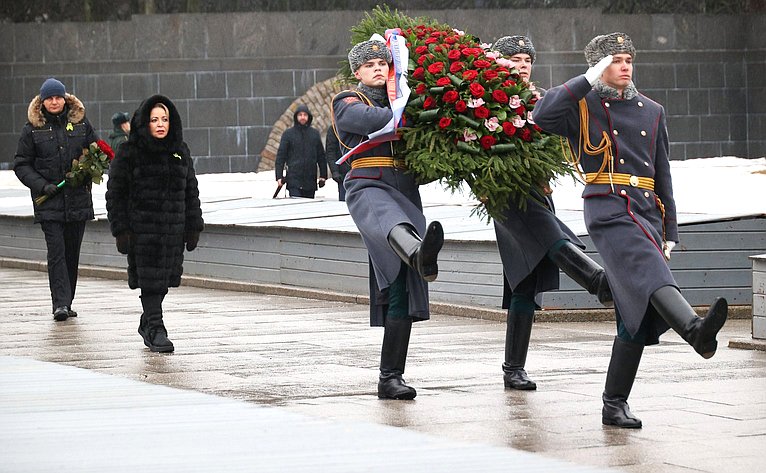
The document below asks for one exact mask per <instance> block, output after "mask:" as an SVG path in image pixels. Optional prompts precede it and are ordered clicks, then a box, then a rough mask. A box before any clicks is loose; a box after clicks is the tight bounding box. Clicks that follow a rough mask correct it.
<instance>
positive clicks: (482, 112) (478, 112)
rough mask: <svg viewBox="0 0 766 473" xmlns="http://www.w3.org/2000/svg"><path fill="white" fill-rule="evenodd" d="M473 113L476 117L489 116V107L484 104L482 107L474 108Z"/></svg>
mask: <svg viewBox="0 0 766 473" xmlns="http://www.w3.org/2000/svg"><path fill="white" fill-rule="evenodd" d="M473 114H474V116H475V117H476V118H487V117H489V109H488V108H487V107H485V106H483V105H482V106H481V107H476V108H474V109H473Z"/></svg>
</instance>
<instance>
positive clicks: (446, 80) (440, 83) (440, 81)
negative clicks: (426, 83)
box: [436, 77, 452, 87]
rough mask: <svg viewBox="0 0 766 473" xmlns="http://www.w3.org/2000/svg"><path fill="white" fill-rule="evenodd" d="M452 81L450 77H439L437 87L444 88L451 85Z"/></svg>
mask: <svg viewBox="0 0 766 473" xmlns="http://www.w3.org/2000/svg"><path fill="white" fill-rule="evenodd" d="M451 83H452V81H450V80H449V77H439V79H438V80H437V81H436V85H438V86H439V87H444V86H447V85H450V84H451Z"/></svg>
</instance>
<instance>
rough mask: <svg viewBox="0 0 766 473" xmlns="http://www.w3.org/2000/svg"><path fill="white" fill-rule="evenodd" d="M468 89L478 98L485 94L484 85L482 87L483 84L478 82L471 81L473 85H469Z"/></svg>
mask: <svg viewBox="0 0 766 473" xmlns="http://www.w3.org/2000/svg"><path fill="white" fill-rule="evenodd" d="M468 89H469V90H470V91H471V95H473V96H474V97H477V98H478V97H483V96H484V87H482V85H481V84H479V83H477V82H473V83H471V85H469V86H468Z"/></svg>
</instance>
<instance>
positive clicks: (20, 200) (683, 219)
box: [0, 157, 766, 239]
mask: <svg viewBox="0 0 766 473" xmlns="http://www.w3.org/2000/svg"><path fill="white" fill-rule="evenodd" d="M671 169H672V173H673V187H674V195H675V199H676V206H677V209H678V213H679V222H680V223H689V222H695V221H705V220H715V219H719V218H728V217H736V216H745V215H755V214H763V215H766V158H759V159H742V158H736V157H719V158H704V159H692V160H688V161H672V162H671ZM198 178H199V185H200V195H201V198H202V200H203V202H205V203H206V207H208V208H211V209H213V208H215V203H217V202H222V201H229V200H234V199H243V198H250V199H253V200H254V201H257V200H262V199H263V200H268V201H269V204H278V202H274V201H272V200H271V197H272V194H273V193H274V190H275V189H276V184H275V179H274V173H273V172H272V171H263V172H260V173H232V174H203V175H200V176H198ZM24 189H25V188H24V186H23V185H22V184H21V183H20V182H19V181H18V179H16V176H15V175H14V173H13V172H12V171H0V191H5V192H3V193H2V195H3V197H2V199H0V214H3V213H6V214H9V213H10V214H14V215H19V214H29V215H31V214H32V202H31V199H30V198H29V195H28V193H26V192H18V191H23V190H24ZM14 190H15V191H14ZM105 191H106V183H104V184H102V185H98V186H93V194H94V204H95V207H96V211H97V213H100V214H102V215H103V209H104V198H103V195H104V192H105ZM581 193H582V185H581V184H579V183H576V182H575V181H574V180H573V179H569V178H566V179H562V180H561V181H560V182H557V183H555V185H554V193H553V198H554V201H555V203H556V208H557V211H558V212H559V214H564V215H568V217H567V218H566V219H565V221H566V222H567V223H568V224H569V225H570V226H572V227H573V230H575V231H576V232H578V233H583V232H584V225H582V223H581V222H582V214H581V212H582V199H581V198H580V194H581ZM421 195H422V198H423V204H424V206H425V207H427V209H426V216H427V217H429V218H431V216H429V208H440V209H441V210H440V212H439V215H444V212H445V208H451V209H453V210H454V212H455V213H456V214H457V215H459V216H460V218H459V219H458V220H455V222H456V224H460V225H464V224H466V223H467V222H469V221H470V223H471V227H474V225H476V226H475V227H474V228H476V229H479V230H481V233H485V232H484V231H483V230H484V229H486V230H488V231H489V232H487V233H492V232H491V230H490V229H491V227H489V228H486V225H485V223H484V222H481V221H480V220H479V218H478V217H475V216H474V217H469V216H468V214H470V211H471V209H472V208H473V207H474V206H475V205H476V201H475V200H473V199H472V198H471V196H470V195H469V194H468V192H467V191H463V192H460V191H458V192H456V193H451V192H449V191H448V190H444V189H443V188H442V187H441V185H440V184H439V183H438V182H434V183H431V184H429V185H426V186H422V187H421ZM284 196H285V191H284V189H283V191H282V192H281V193H280V197H284ZM316 197H317V198H316V200H315V201H312V202H317V203H318V202H321V201H325V202H327V203H328V204H329V202H331V201H336V200H337V197H338V193H337V185H336V184H335V182H334V181H328V183H327V185H326V186H325V187H324V188H322V189H319V190H318V191H317V194H316ZM282 202H284V203H287V201H282ZM293 203H295V202H293ZM306 203H307V204H308V203H309V202H306ZM290 207H291V208H295V209H300V208H305V209H306V210H307V211H308V210H311V214H316V210H317V208H316V207H315V206H312V205H299V206H293V205H291V206H290ZM343 208H344V207H343V204H338V206H332V205H330V206H328V209H331V213H333V214H337V212H338V210H339V209H343ZM578 216H579V217H578ZM578 218H579V222H578V221H577V220H578ZM293 219H294V217H293ZM308 219H309V220H310V218H308ZM276 220H278V219H276ZM474 220H475V222H473V221H474ZM460 222H462V223H460ZM231 223H237V222H231ZM305 223H306V222H305V221H304V222H303V223H302V224H301V225H300V226H305ZM285 224H286V223H284V222H282V223H280V225H285ZM311 226H313V227H314V228H317V227H321V226H322V225H321V224H320V223H316V224H314V225H311ZM482 227H483V228H482ZM481 239H483V238H481Z"/></svg>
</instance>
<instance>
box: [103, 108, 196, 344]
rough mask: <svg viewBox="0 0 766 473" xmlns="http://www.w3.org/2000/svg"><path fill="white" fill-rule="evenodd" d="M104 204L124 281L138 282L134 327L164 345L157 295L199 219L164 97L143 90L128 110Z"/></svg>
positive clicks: (147, 340)
mask: <svg viewBox="0 0 766 473" xmlns="http://www.w3.org/2000/svg"><path fill="white" fill-rule="evenodd" d="M106 209H107V212H108V218H109V223H110V225H111V231H112V235H114V236H115V238H116V239H117V250H118V251H119V252H120V253H123V254H127V255H128V285H129V286H130V288H131V289H139V288H140V289H141V305H142V306H143V310H144V312H143V313H142V314H141V322H140V323H139V326H138V333H139V334H140V335H141V336H142V337H143V339H144V344H145V345H146V346H147V347H149V349H150V350H151V351H154V352H171V351H173V349H174V347H173V343H172V342H171V341H170V340H168V337H167V335H168V334H167V329H166V328H165V325H164V323H163V320H162V301H163V299H164V298H165V294H167V292H168V288H170V287H178V285H179V284H180V283H181V274H182V273H183V260H184V254H183V252H184V245H186V249H187V250H188V251H192V250H194V248H196V247H197V242H198V241H199V235H200V232H201V231H202V229H203V226H204V223H203V220H202V211H201V209H200V200H199V189H198V187H197V178H196V176H195V174H194V165H193V161H192V158H191V154H190V152H189V148H188V146H187V145H186V143H184V141H183V131H182V125H181V118H180V116H179V114H178V111H177V110H176V107H175V105H173V102H171V101H170V99H168V98H167V97H164V96H162V95H155V96H153V97H150V98H148V99H146V100H145V101H144V102H143V103H142V104H141V105H140V106H139V108H138V110H136V112H135V113H134V114H133V118H132V120H131V125H130V136H129V138H128V142H127V143H123V144H122V145H121V146H120V148H119V150H118V152H117V155H116V156H115V158H114V161H113V162H112V165H111V167H110V170H109V181H108V183H107V192H106Z"/></svg>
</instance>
